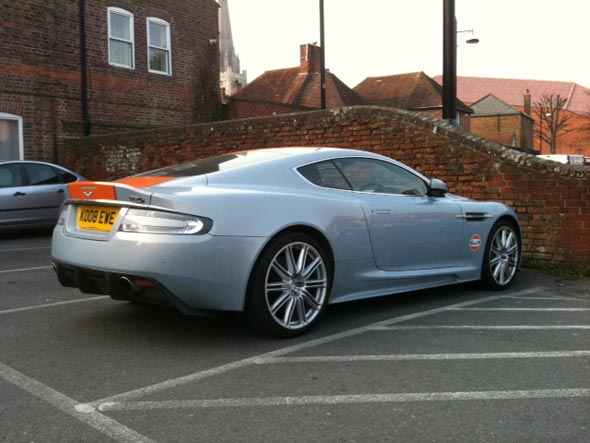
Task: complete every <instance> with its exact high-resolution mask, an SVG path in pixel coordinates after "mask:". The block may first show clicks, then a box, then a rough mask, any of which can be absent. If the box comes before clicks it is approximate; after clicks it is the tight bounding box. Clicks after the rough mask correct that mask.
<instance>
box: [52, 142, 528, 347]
mask: <svg viewBox="0 0 590 443" xmlns="http://www.w3.org/2000/svg"><path fill="white" fill-rule="evenodd" d="M68 190H69V199H68V200H67V201H66V204H65V206H64V209H63V212H62V214H61V216H60V219H59V221H58V225H57V226H56V228H55V230H54V233H53V243H52V256H53V261H54V262H53V264H54V268H55V270H56V272H57V275H58V277H59V280H60V282H61V283H62V284H63V285H64V286H70V287H78V288H80V290H81V291H82V292H85V293H98V294H109V295H110V296H111V297H112V298H113V299H118V300H121V299H122V300H131V301H139V302H149V303H165V304H169V305H173V306H175V307H176V308H178V309H179V310H180V311H182V312H184V313H187V314H192V313H197V312H199V311H210V310H227V311H246V312H247V314H248V315H249V317H250V318H251V319H252V320H253V322H254V323H255V324H256V325H258V326H259V327H260V328H261V329H263V330H264V331H265V332H267V333H270V334H273V335H276V336H281V337H291V336H295V335H298V334H301V333H303V332H305V331H306V330H308V329H309V328H310V327H311V326H312V325H314V324H315V323H316V322H317V320H318V319H319V318H320V316H321V314H322V312H323V311H324V309H325V308H326V306H327V305H328V304H330V303H339V302H344V301H349V300H357V299H362V298H367V297H374V296H382V295H387V294H393V293H399V292H405V291H412V290H416V289H423V288H430V287H436V286H441V285H447V284H453V283H459V282H466V281H473V280H481V281H482V283H483V284H484V285H485V286H487V287H489V288H492V289H503V288H505V287H507V286H508V285H509V284H510V283H511V282H512V280H513V279H514V277H515V274H516V272H517V270H518V268H519V265H520V258H521V234H520V228H519V223H518V219H517V216H516V214H515V212H514V211H513V210H512V209H511V208H510V207H508V206H505V205H503V204H500V203H490V202H478V201H473V200H469V199H465V198H461V197H457V196H454V195H451V194H449V193H448V190H447V186H446V185H445V184H444V183H443V182H441V181H440V180H436V179H432V180H429V179H428V178H426V177H424V176H422V175H421V174H419V173H418V172H416V171H414V170H412V169H410V168H408V167H407V166H405V165H403V164H401V163H399V162H396V161H394V160H391V159H389V158H387V157H383V156H381V155H377V154H372V153H369V152H363V151H357V150H346V149H334V148H280V149H263V150H254V151H245V152H236V153H231V154H225V155H220V156H216V157H210V158H205V159H202V160H196V161H193V162H190V163H186V164H182V165H178V166H172V167H167V168H164V169H159V170H156V171H151V172H147V173H144V174H139V175H136V176H132V177H129V178H126V179H122V180H119V181H116V182H112V183H72V184H70V185H69V186H68Z"/></svg>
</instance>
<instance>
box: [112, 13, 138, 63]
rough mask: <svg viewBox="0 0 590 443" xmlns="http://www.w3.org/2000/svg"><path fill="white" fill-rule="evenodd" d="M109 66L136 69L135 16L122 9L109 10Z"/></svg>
mask: <svg viewBox="0 0 590 443" xmlns="http://www.w3.org/2000/svg"><path fill="white" fill-rule="evenodd" d="M107 13H108V31H109V64H111V65H113V66H119V67H121V68H129V69H134V68H135V62H134V60H135V48H134V46H135V41H134V37H133V14H131V13H130V12H129V11H125V10H124V9H120V8H108V12H107Z"/></svg>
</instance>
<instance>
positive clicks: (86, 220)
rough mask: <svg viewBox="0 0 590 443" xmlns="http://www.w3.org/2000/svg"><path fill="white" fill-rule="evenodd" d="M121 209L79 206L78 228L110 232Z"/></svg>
mask: <svg viewBox="0 0 590 443" xmlns="http://www.w3.org/2000/svg"><path fill="white" fill-rule="evenodd" d="M119 210H120V208H115V207H112V206H78V214H77V220H78V228H80V229H90V230H93V231H103V232H110V231H111V229H113V225H114V224H115V222H116V221H117V217H118V216H119Z"/></svg>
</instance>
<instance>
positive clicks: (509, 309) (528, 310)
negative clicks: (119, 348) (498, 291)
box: [451, 308, 590, 312]
mask: <svg viewBox="0 0 590 443" xmlns="http://www.w3.org/2000/svg"><path fill="white" fill-rule="evenodd" d="M451 311H491V312H502V311H504V312H510V311H512V312H588V311H590V308H454V309H451Z"/></svg>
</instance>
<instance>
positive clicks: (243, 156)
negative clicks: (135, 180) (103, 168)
mask: <svg viewBox="0 0 590 443" xmlns="http://www.w3.org/2000/svg"><path fill="white" fill-rule="evenodd" d="M286 155H287V154H285V153H284V152H279V151H273V150H270V149H269V150H268V151H260V150H258V151H241V152H233V153H231V154H223V155H217V156H215V157H208V158H203V159H200V160H194V161H192V162H189V163H183V164H181V165H174V166H168V167H166V168H162V169H156V170H155V171H149V172H143V173H141V174H137V175H134V177H193V176H196V175H204V174H211V173H213V172H218V171H224V170H228V169H233V168H237V167H239V166H244V165H249V164H254V163H260V162H263V161H266V160H271V159H273V158H279V157H284V156H286Z"/></svg>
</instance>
